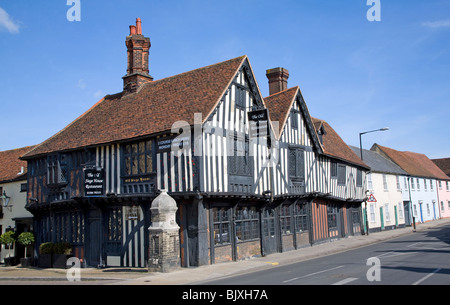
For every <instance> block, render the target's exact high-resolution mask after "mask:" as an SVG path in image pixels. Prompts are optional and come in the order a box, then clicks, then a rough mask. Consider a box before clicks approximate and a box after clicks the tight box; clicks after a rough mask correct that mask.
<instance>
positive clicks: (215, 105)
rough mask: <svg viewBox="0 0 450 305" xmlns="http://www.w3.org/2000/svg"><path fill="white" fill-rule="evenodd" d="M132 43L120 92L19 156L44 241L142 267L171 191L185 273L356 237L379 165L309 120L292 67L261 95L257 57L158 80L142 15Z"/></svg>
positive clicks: (93, 259) (93, 261) (88, 258)
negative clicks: (372, 166)
mask: <svg viewBox="0 0 450 305" xmlns="http://www.w3.org/2000/svg"><path fill="white" fill-rule="evenodd" d="M126 46H127V50H128V70H127V74H126V75H125V76H124V77H123V80H124V86H123V90H122V91H121V92H119V93H117V94H112V95H107V96H105V97H104V98H103V99H102V100H100V101H99V102H98V103H97V104H95V105H94V106H93V107H92V108H91V109H89V110H88V111H87V112H86V113H84V114H83V115H81V116H80V117H79V118H77V119H76V120H75V121H74V122H72V123H71V124H70V125H68V126H67V127H66V128H64V129H63V130H61V131H60V132H59V133H57V134H56V135H54V136H53V137H51V138H50V139H48V140H46V141H45V142H43V143H42V144H40V145H39V146H37V147H36V148H34V149H33V150H32V151H30V152H29V153H27V154H25V155H24V156H23V157H22V158H23V159H24V160H27V161H28V167H29V177H28V185H29V187H28V196H27V198H28V205H27V209H28V210H29V211H30V212H32V213H33V215H34V217H35V231H36V235H37V246H39V244H40V243H43V242H46V241H67V242H70V243H71V244H72V245H73V246H74V253H75V255H76V256H78V257H79V258H81V259H83V261H84V262H85V263H86V264H87V265H89V266H97V265H105V266H123V267H125V266H133V267H145V266H146V264H147V262H148V260H149V259H151V257H149V255H150V254H149V237H148V228H149V226H150V221H151V214H150V213H151V212H150V206H151V203H152V200H153V199H154V198H155V197H156V196H157V195H158V193H159V191H161V190H165V191H167V193H168V194H169V195H170V196H171V197H172V198H174V199H175V200H176V202H177V206H178V211H177V216H176V221H177V223H178V224H179V226H180V228H181V229H180V258H181V265H182V266H184V267H189V266H199V265H205V264H213V263H218V262H223V261H230V260H239V259H243V258H245V257H250V256H255V255H267V254H270V253H274V252H279V251H287V250H292V249H298V248H301V247H303V246H307V245H312V244H315V243H318V242H328V241H331V240H334V239H338V238H342V237H345V236H349V235H354V234H360V232H361V210H360V203H361V202H362V201H363V200H364V198H365V187H364V185H365V179H366V178H365V177H366V175H365V172H366V171H367V170H368V169H369V168H368V166H367V165H365V164H364V163H363V162H362V161H361V160H359V158H358V157H357V156H356V154H354V153H353V152H352V151H351V149H350V148H349V147H348V146H347V145H346V144H345V143H344V142H343V141H342V139H341V138H340V137H339V136H338V135H337V133H336V132H335V131H334V130H333V129H332V128H331V127H330V126H329V125H328V124H327V123H326V122H325V121H322V120H318V119H313V118H311V117H310V114H309V112H308V109H307V106H306V103H305V101H304V99H303V97H302V94H301V92H300V89H299V88H298V87H294V88H287V76H288V72H287V70H285V69H282V68H277V69H271V70H268V73H267V75H268V78H269V83H270V84H269V86H270V88H271V95H270V96H269V97H267V98H265V99H264V98H262V96H261V93H260V91H259V87H258V84H257V82H256V79H255V76H254V74H253V70H252V67H251V65H250V61H249V59H248V57H247V56H241V57H237V58H234V59H230V60H227V61H224V62H220V63H217V64H214V65H211V66H207V67H203V68H199V69H196V70H193V71H189V72H185V73H182V74H179V75H175V76H172V77H168V78H164V79H160V80H154V78H153V77H152V76H150V74H149V49H150V46H151V44H150V39H149V38H146V37H144V36H143V35H142V27H141V21H140V20H139V19H138V20H137V24H136V26H131V27H130V35H129V36H128V37H127V38H126Z"/></svg>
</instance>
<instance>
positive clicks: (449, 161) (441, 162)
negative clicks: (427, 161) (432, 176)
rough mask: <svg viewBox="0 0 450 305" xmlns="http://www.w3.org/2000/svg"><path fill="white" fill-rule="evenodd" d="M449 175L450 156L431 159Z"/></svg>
mask: <svg viewBox="0 0 450 305" xmlns="http://www.w3.org/2000/svg"><path fill="white" fill-rule="evenodd" d="M431 161H433V162H434V164H436V165H437V166H438V167H439V168H440V169H441V170H442V171H443V172H444V173H445V174H446V175H447V176H450V158H443V159H431Z"/></svg>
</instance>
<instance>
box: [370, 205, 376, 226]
mask: <svg viewBox="0 0 450 305" xmlns="http://www.w3.org/2000/svg"><path fill="white" fill-rule="evenodd" d="M369 209H370V222H375V203H371V204H370V205H369Z"/></svg>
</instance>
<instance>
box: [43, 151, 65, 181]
mask: <svg viewBox="0 0 450 305" xmlns="http://www.w3.org/2000/svg"><path fill="white" fill-rule="evenodd" d="M67 159H68V158H67V155H65V154H60V155H57V154H55V155H49V156H48V157H47V184H59V183H66V182H67V176H68V160H67Z"/></svg>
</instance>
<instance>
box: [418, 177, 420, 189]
mask: <svg viewBox="0 0 450 305" xmlns="http://www.w3.org/2000/svg"><path fill="white" fill-rule="evenodd" d="M417 190H420V181H419V178H417Z"/></svg>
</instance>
